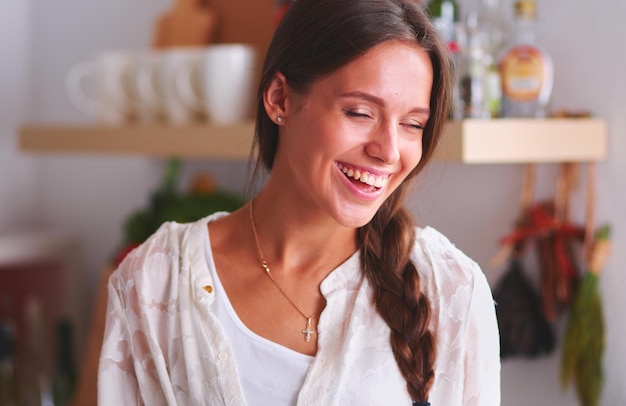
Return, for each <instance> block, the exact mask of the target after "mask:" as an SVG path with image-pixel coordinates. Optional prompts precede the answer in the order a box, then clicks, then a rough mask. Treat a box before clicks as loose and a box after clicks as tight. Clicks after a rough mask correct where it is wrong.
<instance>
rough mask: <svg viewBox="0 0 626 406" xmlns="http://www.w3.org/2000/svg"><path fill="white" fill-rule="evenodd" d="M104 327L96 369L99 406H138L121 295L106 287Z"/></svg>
mask: <svg viewBox="0 0 626 406" xmlns="http://www.w3.org/2000/svg"><path fill="white" fill-rule="evenodd" d="M108 295H109V297H108V305H107V318H106V327H105V331H104V340H103V344H102V351H101V353H100V364H99V368H98V404H99V405H125V404H132V405H141V404H142V402H141V401H140V399H139V390H138V384H137V376H136V373H135V368H134V364H133V354H132V340H131V334H130V329H129V326H128V320H127V317H126V314H125V312H124V307H123V305H122V300H121V298H120V292H119V291H118V290H117V289H116V288H115V287H114V285H113V284H112V283H111V282H110V283H109V286H108Z"/></svg>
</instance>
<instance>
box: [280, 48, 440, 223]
mask: <svg viewBox="0 0 626 406" xmlns="http://www.w3.org/2000/svg"><path fill="white" fill-rule="evenodd" d="M432 81H433V72H432V65H431V62H430V59H429V57H428V55H427V54H426V52H425V51H424V50H423V49H421V48H420V47H418V46H416V45H409V44H406V43H401V42H388V43H384V44H381V45H379V46H377V47H376V48H373V49H372V50H370V51H369V52H368V53H366V54H365V55H363V56H362V57H360V58H358V59H356V60H354V61H352V62H351V63H349V64H347V65H346V66H344V67H342V68H341V69H339V70H337V71H335V72H334V73H332V74H330V75H328V76H325V77H323V78H322V79H320V80H318V81H316V82H315V83H314V84H313V86H312V87H311V88H310V90H309V91H308V92H307V93H306V94H305V95H294V94H293V93H291V94H290V98H288V99H287V100H288V102H287V103H286V104H285V106H287V107H286V110H285V111H284V117H283V123H282V126H281V129H280V141H279V148H278V151H277V154H276V159H275V161H274V166H273V169H272V176H274V175H277V176H278V177H279V179H280V181H281V183H282V184H283V186H284V187H288V188H290V189H289V190H291V191H293V192H294V193H296V195H294V196H293V199H295V201H294V202H293V204H297V205H298V206H297V207H299V208H300V209H301V210H313V211H314V212H315V211H320V212H323V213H324V214H325V215H327V216H330V217H331V218H333V219H334V220H335V221H336V222H337V223H339V224H341V225H343V226H346V227H360V226H363V225H365V224H366V223H368V222H369V221H370V220H371V219H372V217H373V216H374V214H375V213H376V211H377V210H378V209H379V208H380V206H381V205H382V203H383V202H384V201H385V199H386V198H387V197H388V196H389V195H390V194H391V193H392V192H393V191H394V190H395V189H396V188H397V187H398V186H399V185H400V184H401V183H402V181H403V180H404V179H405V178H406V176H407V175H408V174H409V173H410V172H411V171H412V170H413V169H414V168H415V167H416V165H417V164H418V163H419V161H420V159H421V156H422V135H423V129H424V127H425V125H426V122H427V120H428V118H429V114H430V111H429V105H430V91H431V86H432Z"/></svg>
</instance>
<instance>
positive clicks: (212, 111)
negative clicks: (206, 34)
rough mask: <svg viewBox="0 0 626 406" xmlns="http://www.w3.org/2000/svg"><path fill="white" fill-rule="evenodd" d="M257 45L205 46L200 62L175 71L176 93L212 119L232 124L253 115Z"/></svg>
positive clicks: (211, 120)
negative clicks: (254, 46)
mask: <svg viewBox="0 0 626 406" xmlns="http://www.w3.org/2000/svg"><path fill="white" fill-rule="evenodd" d="M256 60H257V58H256V52H255V49H254V48H253V47H252V46H250V45H246V44H218V45H210V46H208V47H206V48H205V49H204V50H203V52H202V55H201V59H200V61H199V63H196V64H191V65H187V66H184V67H183V66H181V67H180V68H179V69H178V70H177V71H176V72H175V75H176V76H177V80H176V85H177V89H178V91H177V93H178V94H179V95H180V97H181V98H182V100H183V102H184V103H185V104H186V105H187V106H189V107H190V108H192V109H195V110H200V111H202V112H203V114H204V115H205V116H206V118H207V119H208V121H209V122H211V123H215V124H218V125H222V124H232V123H237V122H241V121H244V120H246V119H248V118H250V117H251V115H252V108H253V101H254V82H255V80H256V76H257V69H258V67H257V65H256Z"/></svg>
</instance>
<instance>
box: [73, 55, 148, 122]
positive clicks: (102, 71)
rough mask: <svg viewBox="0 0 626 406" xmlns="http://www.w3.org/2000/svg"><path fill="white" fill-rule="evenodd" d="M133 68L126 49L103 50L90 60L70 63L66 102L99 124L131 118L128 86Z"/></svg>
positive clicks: (132, 102)
mask: <svg viewBox="0 0 626 406" xmlns="http://www.w3.org/2000/svg"><path fill="white" fill-rule="evenodd" d="M133 68H134V55H133V53H132V52H130V51H105V52H101V53H99V54H97V55H96V56H95V57H94V58H93V59H92V60H91V61H87V62H80V63H78V64H76V65H74V66H73V67H72V68H71V69H70V70H69V71H68V74H67V77H66V88H67V92H68V96H69V98H70V101H71V102H72V104H73V105H74V107H76V108H77V109H78V110H80V111H82V112H83V113H85V114H88V115H89V116H91V117H93V118H95V119H96V120H98V121H99V122H102V123H107V124H120V123H124V122H127V121H129V120H131V119H132V118H133V116H134V114H135V110H136V100H134V98H133V95H132V91H131V88H130V75H131V72H132V69H133ZM88 89H90V90H88Z"/></svg>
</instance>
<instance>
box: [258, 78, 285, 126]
mask: <svg viewBox="0 0 626 406" xmlns="http://www.w3.org/2000/svg"><path fill="white" fill-rule="evenodd" d="M287 92H288V87H287V78H285V75H283V74H282V73H280V72H276V74H275V75H274V77H273V78H272V80H271V81H270V84H269V86H267V88H265V91H264V92H263V105H264V106H265V112H266V113H267V115H268V116H269V117H270V119H271V120H272V121H273V122H275V123H276V124H280V122H279V120H278V117H280V118H281V120H282V119H283V118H284V117H285V115H286V113H287V108H286V107H287Z"/></svg>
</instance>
